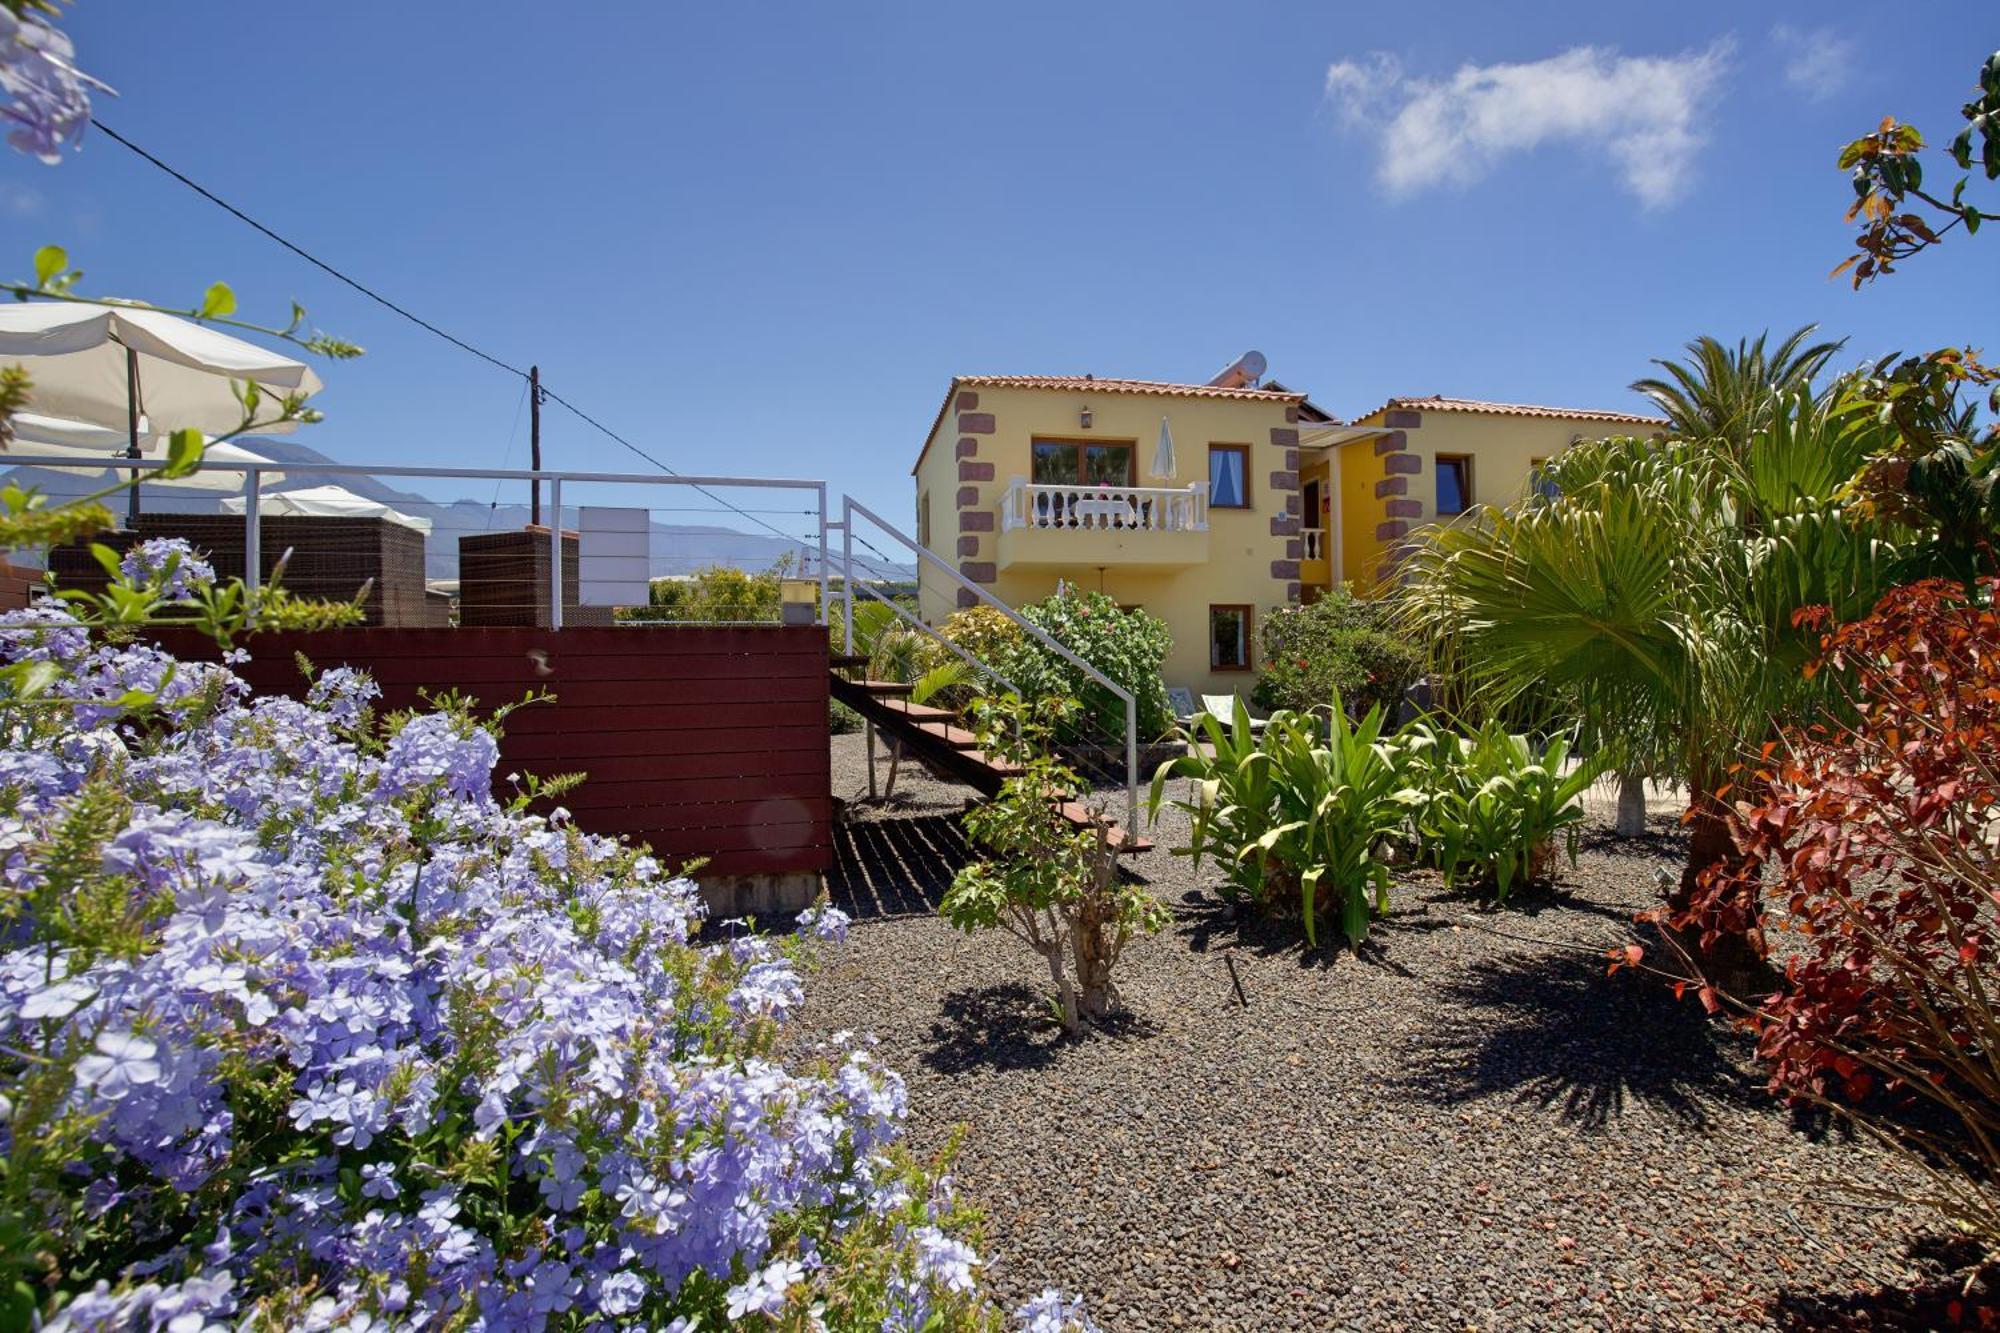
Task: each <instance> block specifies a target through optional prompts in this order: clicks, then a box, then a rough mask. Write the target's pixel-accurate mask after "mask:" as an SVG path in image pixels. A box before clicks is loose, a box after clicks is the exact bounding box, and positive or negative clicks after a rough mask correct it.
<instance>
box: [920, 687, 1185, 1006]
mask: <svg viewBox="0 0 2000 1333" xmlns="http://www.w3.org/2000/svg"><path fill="white" fill-rule="evenodd" d="M1075 707H1076V704H1075V702H1074V701H1073V700H1070V699H1064V698H1041V699H1035V700H1031V701H1026V702H1024V701H1022V700H1020V699H1018V698H1016V697H1015V696H1013V695H994V696H991V697H989V698H987V699H984V700H982V701H981V702H980V703H979V704H978V705H976V706H975V713H976V715H977V716H976V719H975V726H976V730H977V733H978V735H979V738H980V744H981V745H982V746H983V747H985V749H986V751H987V753H988V754H996V753H997V754H1000V755H1002V756H1004V757H1005V758H1007V759H1009V760H1011V761H1012V762H1014V763H1015V764H1017V765H1019V766H1020V769H1021V772H1020V773H1019V774H1018V775H1017V776H1015V777H1012V778H1009V779H1008V780H1007V781H1006V783H1005V784H1004V785H1003V786H1002V787H1001V789H1000V794H999V795H998V796H996V797H994V798H993V800H991V801H989V802H987V803H986V804H985V805H983V806H979V807H977V808H975V809H973V810H971V811H969V812H968V813H967V814H966V816H965V829H966V832H967V833H968V834H969V835H970V836H971V837H972V839H973V841H974V842H975V843H977V844H978V845H979V846H980V847H981V848H983V849H984V850H985V852H986V853H987V855H986V856H984V857H983V858H982V859H980V860H978V861H975V862H973V863H972V864H971V865H968V866H966V867H965V868H964V869H963V870H960V871H959V872H958V876H957V878H955V879H954V880H953V881H952V885H951V888H950V890H949V891H948V892H946V894H945V896H944V900H943V902H942V903H940V904H939V911H940V912H941V913H942V914H943V916H944V918H945V920H947V921H949V922H950V923H951V924H952V925H953V926H955V927H957V928H958V929H960V930H963V931H966V932H968V933H969V932H971V931H975V930H1004V931H1006V932H1007V933H1008V934H1010V935H1012V936H1014V937H1015V938H1016V939H1018V940H1020V941H1021V942H1022V943H1024V944H1026V945H1027V946H1028V947H1029V948H1030V949H1033V950H1034V951H1035V952H1036V953H1037V954H1039V955H1041V957H1042V959H1043V961H1044V962H1046V963H1047V964H1048V969H1049V980H1050V982H1051V983H1052V984H1053V985H1054V987H1055V1004H1056V1009H1057V1011H1058V1013H1059V1015H1060V1018H1061V1022H1062V1025H1063V1029H1064V1030H1065V1031H1067V1032H1070V1033H1075V1032H1079V1031H1081V1030H1082V1028H1083V1025H1084V1023H1085V1021H1086V1020H1090V1019H1098V1018H1102V1017H1104V1016H1105V1015H1106V1014H1108V1013H1109V1012H1110V1011H1111V1007H1112V1005H1113V1004H1114V1003H1115V1002H1116V1000H1117V995H1118V992H1117V988H1116V987H1115V986H1114V984H1113V982H1112V975H1111V974H1112V970H1113V968H1115V967H1116V966H1117V964H1118V960H1119V958H1120V957H1122V956H1123V954H1124V952H1125V946H1126V945H1127V944H1128V943H1129V942H1130V941H1131V940H1132V939H1133V938H1134V937H1135V936H1137V935H1150V934H1153V933H1155V932H1156V931H1158V930H1159V929H1160V928H1161V927H1162V926H1164V925H1165V924H1166V922H1167V911H1166V908H1165V907H1163V906H1161V904H1160V902H1159V900H1158V899H1156V898H1155V897H1153V895H1152V894H1151V893H1150V892H1148V891H1147V890H1146V888H1145V886H1144V885H1142V884H1138V883H1136V882H1133V881H1128V880H1124V879H1121V878H1120V876H1119V874H1118V858H1117V853H1116V852H1115V851H1114V850H1113V849H1112V847H1111V844H1110V840H1109V835H1108V832H1107V825H1106V824H1105V823H1104V822H1103V821H1102V819H1101V817H1100V821H1099V823H1098V825H1097V826H1096V827H1094V828H1088V829H1078V828H1077V827H1076V826H1075V825H1074V824H1072V823H1070V821H1068V820H1067V819H1065V818H1064V817H1063V816H1062V814H1061V813H1060V811H1059V810H1058V808H1057V802H1058V801H1060V800H1061V799H1063V798H1065V797H1066V796H1068V795H1070V794H1071V793H1075V792H1077V791H1079V790H1081V789H1082V783H1081V781H1080V780H1079V779H1078V777H1077V775H1076V773H1075V772H1074V771H1072V770H1071V769H1069V768H1068V767H1067V766H1065V765H1064V764H1063V762H1062V761H1061V759H1059V758H1058V757H1057V756H1056V754H1055V752H1054V751H1053V749H1052V748H1051V744H1050V742H1051V738H1052V736H1053V734H1054V732H1055V731H1056V729H1057V728H1058V727H1060V726H1061V724H1062V722H1063V720H1064V715H1065V714H1066V713H1068V712H1071V711H1073V710H1074V709H1075Z"/></svg>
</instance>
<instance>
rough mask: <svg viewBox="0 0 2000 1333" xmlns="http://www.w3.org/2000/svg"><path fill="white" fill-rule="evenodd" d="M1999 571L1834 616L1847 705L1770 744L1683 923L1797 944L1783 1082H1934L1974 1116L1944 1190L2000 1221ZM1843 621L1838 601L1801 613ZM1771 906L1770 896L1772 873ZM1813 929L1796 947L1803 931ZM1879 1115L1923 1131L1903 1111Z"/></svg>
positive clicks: (1776, 1045) (1953, 1147)
mask: <svg viewBox="0 0 2000 1333" xmlns="http://www.w3.org/2000/svg"><path fill="white" fill-rule="evenodd" d="M1996 594H2000V579H1994V578H1988V579H1985V580H1982V581H1981V582H1980V583H1979V584H1977V585H1976V586H1975V587H1974V588H1972V589H1971V590H1968V589H1967V588H1966V587H1965V586H1964V585H1961V584H1958V583H1954V582H1949V581H1946V580H1930V581H1927V582H1922V583H1917V584H1913V585H1910V586H1908V587H1905V588H1900V589H1897V590H1896V591H1895V592H1892V593H1890V594H1889V595H1888V596H1887V597H1885V598H1883V599H1882V601H1881V602H1880V603H1878V604H1877V606H1876V608H1875V610H1874V612H1873V613H1872V614H1871V615H1870V616H1869V617H1868V618H1867V619H1865V620H1862V621H1859V622H1856V623H1854V624H1850V625H1844V626H1839V627H1830V626H1829V627H1827V628H1826V633H1825V634H1824V636H1823V638H1822V641H1821V649H1822V651H1821V656H1820V659H1819V661H1818V662H1816V663H1815V664H1814V665H1813V666H1812V667H1810V668H1808V670H1809V671H1834V672H1840V673H1841V674H1842V675H1843V676H1844V677H1845V679H1846V684H1845V686H1844V689H1845V692H1846V694H1847V697H1848V700H1849V702H1850V704H1851V708H1850V709H1848V710H1847V711H1846V716H1845V720H1843V721H1840V722H1837V723H1827V724H1823V725H1819V726H1815V727H1812V728H1807V729H1802V730H1797V731H1793V732H1789V733H1787V734H1786V735H1784V736H1783V737H1782V738H1781V739H1780V740H1778V741H1777V742H1774V743H1773V744H1772V745H1770V746H1768V747H1766V749H1765V751H1764V754H1763V757H1762V762H1761V763H1760V764H1759V765H1756V766H1755V769H1756V771H1755V773H1754V777H1753V779H1752V781H1751V784H1750V786H1751V789H1752V790H1754V791H1756V792H1757V793H1758V797H1757V800H1756V801H1755V802H1754V803H1752V802H1745V803H1743V804H1741V805H1739V806H1738V808H1737V816H1736V827H1735V833H1736V840H1737V845H1738V847H1739V848H1740V850H1741V851H1742V853H1743V860H1742V862H1741V863H1740V864H1737V865H1733V866H1729V867H1726V868H1724V869H1723V870H1721V871H1720V873H1712V874H1711V876H1710V877H1709V879H1708V880H1707V882H1706V883H1705V885H1704V889H1703V892H1702V893H1701V895H1700V896H1699V897H1698V898H1697V899H1696V901H1695V903H1694V905H1693V910H1692V911H1691V913H1690V914H1689V916H1688V917H1687V918H1684V919H1683V920H1682V921H1680V922H1677V923H1675V924H1679V925H1683V926H1689V927H1695V928H1706V929H1710V930H1744V929H1746V928H1747V930H1748V931H1749V933H1750V934H1751V936H1752V938H1754V939H1757V940H1758V941H1759V942H1760V945H1762V947H1765V948H1766V949H1767V950H1768V951H1769V952H1770V953H1771V954H1772V955H1773V957H1774V961H1776V959H1777V958H1783V959H1784V983H1783V986H1782V988H1781V989H1780V990H1779V991H1778V993H1777V994H1775V995H1773V996H1771V997H1770V998H1769V999H1768V1000H1767V1001H1765V1002H1764V1004H1763V1005H1761V1006H1760V1007H1758V1008H1757V1009H1755V1010H1754V1011H1753V1012H1752V1016H1751V1018H1750V1019H1749V1020H1748V1021H1749V1022H1750V1023H1751V1024H1752V1026H1754V1028H1755V1029H1756V1032H1757V1037H1758V1046H1759V1050H1760V1052H1761V1054H1762V1055H1763V1056H1764V1057H1765V1058H1766V1059H1768V1060H1769V1061H1770V1062H1771V1064H1772V1071H1773V1072H1772V1086H1773V1087H1774V1089H1777V1090H1779V1091H1783V1092H1785V1093H1788V1094H1790V1095H1791V1096H1793V1097H1796V1098H1802V1099H1806V1100H1828V1099H1836V1098H1837V1099H1845V1100H1846V1101H1847V1102H1850V1103H1860V1102H1863V1101H1864V1099H1868V1098H1869V1097H1870V1094H1871V1093H1874V1092H1877V1091H1878V1090H1888V1091H1890V1092H1892V1093H1897V1094H1900V1095H1904V1096H1910V1097H1915V1098H1918V1099H1920V1100H1928V1101H1929V1102H1931V1103H1933V1104H1934V1106H1935V1107H1936V1108H1939V1109H1941V1110H1943V1111H1944V1112H1946V1113H1948V1115H1949V1116H1950V1117H1953V1118H1955V1119H1956V1121H1957V1122H1958V1124H1959V1125H1960V1126H1961V1127H1962V1129H1963V1134H1962V1135H1957V1134H1955V1135H1953V1136H1951V1138H1952V1141H1951V1142H1950V1143H1947V1144H1943V1145H1939V1144H1936V1143H1927V1144H1926V1145H1925V1146H1929V1147H1934V1148H1935V1147H1942V1148H1943V1149H1944V1151H1943V1152H1942V1154H1934V1155H1931V1156H1929V1158H1928V1161H1929V1162H1930V1163H1931V1164H1932V1165H1934V1166H1939V1165H1941V1164H1943V1163H1946V1162H1953V1161H1955V1162H1958V1163H1960V1164H1962V1165H1966V1166H1968V1167H1969V1168H1970V1171H1969V1172H1968V1173H1966V1174H1963V1175H1960V1174H1957V1173H1950V1174H1948V1175H1947V1176H1945V1177H1941V1178H1940V1180H1939V1183H1940V1184H1941V1185H1943V1186H1946V1187H1947V1188H1945V1189H1943V1190H1942V1191H1941V1194H1942V1195H1943V1196H1946V1197H1944V1198H1940V1199H1937V1200H1933V1202H1939V1203H1940V1204H1941V1205H1943V1206H1946V1210H1947V1211H1948V1212H1950V1213H1952V1215H1953V1216H1955V1217H1956V1218H1957V1219H1958V1220H1960V1221H1962V1222H1965V1223H1967V1224H1968V1225H1971V1226H1974V1227H1975V1228H1977V1229H1979V1230H1980V1231H1982V1232H1983V1233H1984V1234H1985V1235H1986V1236H1987V1237H1988V1238H1989V1239H1993V1240H2000V1200H1996V1199H1995V1197H1994V1195H1993V1193H1992V1187H1991V1184H1990V1182H1992V1181H1995V1180H2000V609H1996V606H1995V601H1996ZM1816 620H1817V623H1819V624H1821V625H1823V626H1824V625H1825V624H1826V621H1825V616H1824V614H1823V613H1818V614H1817V615H1816V614H1815V613H1811V612H1808V613H1805V614H1804V615H1802V616H1801V622H1802V623H1805V624H1814V623H1815V621H1816ZM1760 889H1762V890H1765V892H1764V893H1763V896H1762V900H1763V903H1764V906H1763V907H1762V908H1761V909H1760V908H1759V907H1758V906H1757V903H1758V902H1759V890H1760ZM1792 939H1795V940H1796V941H1797V944H1796V947H1792V946H1791V944H1790V943H1789V941H1790V940H1792ZM1878 1111H1879V1104H1871V1105H1870V1106H1869V1107H1868V1108H1866V1109H1864V1110H1862V1111H1861V1114H1860V1118H1861V1119H1862V1120H1863V1122H1864V1123H1865V1124H1868V1125H1869V1126H1870V1127H1872V1128H1875V1129H1878V1130H1886V1131H1887V1132H1889V1133H1891V1134H1893V1135H1895V1136H1897V1137H1899V1138H1901V1139H1903V1140H1904V1141H1905V1142H1908V1141H1909V1139H1910V1136H1911V1135H1912V1134H1913V1133H1914V1132H1915V1131H1912V1130H1910V1129H1909V1128H1908V1127H1907V1124H1906V1122H1904V1121H1900V1120H1899V1121H1895V1122H1891V1121H1888V1120H1885V1119H1883V1118H1881V1116H1880V1115H1879V1113H1878Z"/></svg>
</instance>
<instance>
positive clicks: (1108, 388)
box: [958, 375, 1305, 402]
mask: <svg viewBox="0 0 2000 1333" xmlns="http://www.w3.org/2000/svg"><path fill="white" fill-rule="evenodd" d="M958 382H959V383H960V384H962V385H968V386H970V387H972V388H988V389H1082V390H1085V391H1087V392H1091V393H1159V394H1170V395H1173V396H1175V397H1180V398H1253V399H1267V400H1269V401H1272V402H1303V401H1304V400H1305V395H1304V394H1302V393H1293V392H1291V391H1290V390H1289V389H1225V388H1223V387H1222V386H1221V385H1217V384H1175V383H1171V382H1169V381H1166V380H1116V379H1099V378H1097V377H1096V376H1095V375H960V376H959V377H958Z"/></svg>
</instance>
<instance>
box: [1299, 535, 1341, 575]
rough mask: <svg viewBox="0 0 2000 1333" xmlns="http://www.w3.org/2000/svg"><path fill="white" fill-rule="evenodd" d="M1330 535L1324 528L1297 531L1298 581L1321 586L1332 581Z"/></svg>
mask: <svg viewBox="0 0 2000 1333" xmlns="http://www.w3.org/2000/svg"><path fill="white" fill-rule="evenodd" d="M1332 535H1333V534H1332V533H1330V532H1328V531H1327V530H1326V529H1325V528H1303V529H1301V530H1300V531H1299V582H1301V583H1314V584H1320V585H1322V586H1324V585H1328V584H1331V583H1332V582H1333V557H1332V554H1331V552H1332V543H1331V541H1330V540H1329V539H1330V538H1331V537H1332Z"/></svg>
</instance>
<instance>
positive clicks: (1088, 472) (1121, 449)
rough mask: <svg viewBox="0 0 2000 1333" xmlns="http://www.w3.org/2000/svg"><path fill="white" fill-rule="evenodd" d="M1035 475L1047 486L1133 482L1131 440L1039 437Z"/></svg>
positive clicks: (1117, 484) (1035, 458)
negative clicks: (1114, 441) (1121, 442)
mask: <svg viewBox="0 0 2000 1333" xmlns="http://www.w3.org/2000/svg"><path fill="white" fill-rule="evenodd" d="M1034 450H1035V455H1034V476H1033V478H1032V480H1034V482H1035V483H1036V484H1038V485H1043V486H1130V485H1132V484H1133V481H1132V476H1133V473H1132V446H1131V444H1129V443H1127V444H1098V443H1095V442H1094V441H1086V440H1036V441H1035V443H1034Z"/></svg>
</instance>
